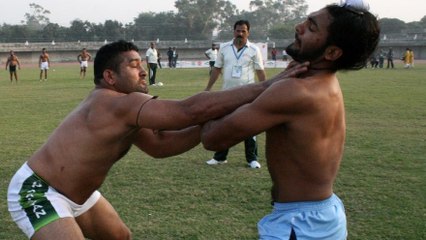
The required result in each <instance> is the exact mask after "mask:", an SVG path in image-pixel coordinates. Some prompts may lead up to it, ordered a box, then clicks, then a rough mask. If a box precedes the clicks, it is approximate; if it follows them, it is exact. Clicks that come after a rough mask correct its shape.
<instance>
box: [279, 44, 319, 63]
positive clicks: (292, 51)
mask: <svg viewBox="0 0 426 240" xmlns="http://www.w3.org/2000/svg"><path fill="white" fill-rule="evenodd" d="M293 46H294V43H292V44H290V45H288V46H287V47H286V49H285V51H286V52H287V54H288V55H289V56H290V57H292V58H293V59H294V60H295V61H297V62H305V61H314V60H316V59H318V58H319V57H321V55H322V54H323V53H324V51H325V49H326V48H327V44H324V45H323V46H321V47H320V48H318V49H315V50H312V51H311V52H305V53H301V52H300V50H298V49H296V48H294V47H293Z"/></svg>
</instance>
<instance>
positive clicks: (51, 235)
mask: <svg viewBox="0 0 426 240" xmlns="http://www.w3.org/2000/svg"><path fill="white" fill-rule="evenodd" d="M306 70H307V68H306V65H303V64H301V65H297V66H295V67H293V68H291V69H288V71H287V74H288V76H292V75H296V74H299V73H301V72H304V71H306ZM94 74H95V79H94V81H95V89H94V90H93V91H92V92H91V93H90V94H89V96H88V97H87V98H86V99H85V100H83V101H82V102H81V103H80V104H79V106H77V108H76V109H75V110H74V111H72V112H71V113H70V114H69V115H68V116H67V117H66V118H65V120H64V121H63V122H62V123H61V124H60V125H59V126H58V127H57V128H56V129H55V130H54V132H53V133H52V134H51V135H50V137H49V138H48V139H47V141H46V143H45V144H44V145H43V146H42V147H41V148H40V149H39V150H38V151H36V152H35V153H34V154H33V155H32V156H31V157H30V158H29V159H28V161H27V162H26V163H24V164H23V165H22V167H21V168H20V169H19V170H18V172H17V173H16V174H15V175H14V176H13V178H12V180H11V183H10V185H9V189H8V206H9V211H10V213H11V216H12V218H13V220H14V221H15V222H16V223H17V225H18V226H19V227H20V228H21V229H22V231H23V232H24V233H25V234H26V235H27V236H28V238H31V239H33V240H34V239H40V240H58V239H61V240H84V239H85V238H89V239H117V240H125V239H131V233H130V230H129V229H128V228H127V226H126V225H125V224H124V223H123V221H122V220H121V218H120V217H119V215H118V213H117V212H116V211H115V210H114V208H113V207H112V206H111V204H110V203H109V202H108V200H106V199H105V198H104V197H103V196H102V195H101V193H100V192H99V191H98V190H97V189H98V188H99V187H100V186H101V185H102V183H103V182H104V180H105V178H106V177H107V174H108V171H109V169H110V168H111V167H112V165H113V164H114V163H115V162H117V161H118V160H120V159H121V158H122V157H123V156H124V155H125V154H126V153H127V152H128V151H129V149H130V148H131V147H132V146H133V145H135V146H136V147H138V148H139V149H140V150H142V151H144V152H146V153H147V154H149V155H151V156H153V157H156V158H163V157H168V156H172V155H177V154H180V153H182V152H185V151H188V150H190V149H191V148H193V147H195V146H196V145H198V144H199V142H200V130H201V127H200V126H199V124H202V123H204V122H206V121H207V120H210V119H214V118H217V117H220V116H222V115H225V114H228V113H230V112H232V111H233V110H235V109H236V108H237V107H238V106H240V105H242V104H246V103H249V102H251V101H253V100H254V99H255V98H256V97H257V96H258V95H259V94H260V93H261V92H263V91H264V90H265V89H267V88H268V87H269V86H270V85H271V84H273V83H274V82H275V81H277V79H272V80H269V81H264V82H262V83H259V84H252V85H247V86H244V87H241V88H235V89H232V90H227V91H218V92H201V93H199V94H196V95H194V96H191V97H188V98H186V99H184V100H180V101H178V100H158V99H156V98H155V97H153V96H150V95H148V94H147V93H148V88H147V83H146V80H145V79H146V76H147V72H146V71H145V69H144V68H143V62H142V59H141V56H140V55H139V52H138V48H137V47H136V46H135V45H134V44H133V43H131V42H125V41H118V42H114V43H111V44H107V45H104V46H103V47H101V48H100V49H99V51H98V52H97V54H96V57H95V61H94Z"/></svg>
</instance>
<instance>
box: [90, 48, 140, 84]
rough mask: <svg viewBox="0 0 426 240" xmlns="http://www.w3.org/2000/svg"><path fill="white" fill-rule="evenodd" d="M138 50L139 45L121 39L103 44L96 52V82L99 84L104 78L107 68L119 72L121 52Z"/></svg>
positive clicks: (94, 66) (94, 65)
mask: <svg viewBox="0 0 426 240" xmlns="http://www.w3.org/2000/svg"><path fill="white" fill-rule="evenodd" d="M128 51H137V52H139V49H138V47H137V46H136V45H135V44H133V43H132V42H126V41H124V40H119V41H117V42H112V43H109V44H106V45H104V46H102V47H101V48H100V49H99V50H98V52H97V53H96V57H95V61H94V64H93V69H94V73H95V79H94V82H95V84H99V83H100V82H101V80H102V79H103V73H104V71H105V70H106V69H111V70H113V71H115V72H119V65H120V63H121V61H122V59H121V57H120V54H121V53H122V52H128Z"/></svg>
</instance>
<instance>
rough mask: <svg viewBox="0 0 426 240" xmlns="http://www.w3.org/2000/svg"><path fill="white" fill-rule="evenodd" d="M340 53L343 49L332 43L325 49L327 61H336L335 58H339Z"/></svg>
mask: <svg viewBox="0 0 426 240" xmlns="http://www.w3.org/2000/svg"><path fill="white" fill-rule="evenodd" d="M342 54H343V51H342V49H341V48H339V47H336V46H334V45H333V46H329V47H327V49H326V50H325V59H327V60H329V61H336V60H337V59H339V57H341V56H342Z"/></svg>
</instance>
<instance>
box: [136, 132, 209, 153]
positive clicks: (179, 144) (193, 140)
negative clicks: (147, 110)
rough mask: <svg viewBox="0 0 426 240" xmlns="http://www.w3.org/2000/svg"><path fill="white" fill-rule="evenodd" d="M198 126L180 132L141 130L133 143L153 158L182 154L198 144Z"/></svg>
mask: <svg viewBox="0 0 426 240" xmlns="http://www.w3.org/2000/svg"><path fill="white" fill-rule="evenodd" d="M200 129H201V127H200V126H192V127H188V128H185V129H183V130H180V131H155V130H152V129H146V128H142V129H141V130H139V133H138V134H137V137H136V139H135V141H134V145H136V146H137V147H138V148H139V149H141V150H142V151H144V152H145V153H147V154H148V155H150V156H152V157H155V158H165V157H170V156H175V155H178V154H181V153H184V152H186V151H188V150H190V149H192V148H193V147H195V146H197V145H198V144H199V143H200Z"/></svg>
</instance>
